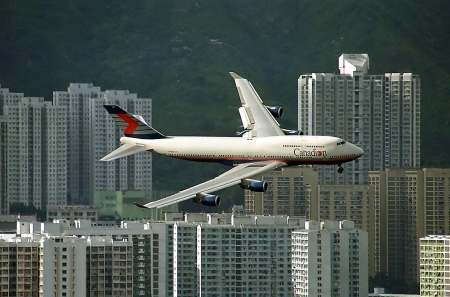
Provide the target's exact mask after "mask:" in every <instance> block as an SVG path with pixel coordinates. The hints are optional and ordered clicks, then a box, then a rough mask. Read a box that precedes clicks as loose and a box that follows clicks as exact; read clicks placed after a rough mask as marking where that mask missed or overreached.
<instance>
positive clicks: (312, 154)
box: [294, 148, 327, 157]
mask: <svg viewBox="0 0 450 297" xmlns="http://www.w3.org/2000/svg"><path fill="white" fill-rule="evenodd" d="M294 155H296V156H298V157H321V156H324V157H326V156H327V151H318V150H315V149H314V150H312V151H303V150H301V149H299V148H296V149H294Z"/></svg>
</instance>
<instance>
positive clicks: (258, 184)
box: [240, 179, 267, 192]
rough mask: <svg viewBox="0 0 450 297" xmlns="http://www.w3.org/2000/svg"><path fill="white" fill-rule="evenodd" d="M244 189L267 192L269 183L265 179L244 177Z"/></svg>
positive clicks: (242, 184) (242, 183)
mask: <svg viewBox="0 0 450 297" xmlns="http://www.w3.org/2000/svg"><path fill="white" fill-rule="evenodd" d="M240 186H241V188H242V189H246V190H250V191H253V192H265V191H267V183H266V182H265V181H260V180H254V179H243V180H242V181H241V183H240Z"/></svg>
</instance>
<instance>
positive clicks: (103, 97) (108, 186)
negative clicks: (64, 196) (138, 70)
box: [53, 83, 152, 204]
mask: <svg viewBox="0 0 450 297" xmlns="http://www.w3.org/2000/svg"><path fill="white" fill-rule="evenodd" d="M53 102H54V105H56V106H64V107H66V108H67V117H66V120H67V129H68V142H67V152H68V153H67V160H68V164H67V166H68V169H69V171H68V183H69V188H68V193H69V204H92V202H93V199H94V194H95V192H96V191H120V190H145V191H146V195H147V198H148V199H151V189H152V187H151V185H152V171H151V168H152V166H151V154H148V153H146V152H143V153H139V154H136V155H133V156H129V157H127V158H121V159H118V160H115V161H111V162H100V161H99V160H100V159H101V158H103V157H104V156H105V155H107V154H109V153H110V152H111V151H113V150H115V149H116V148H117V147H119V145H120V137H121V136H122V132H121V131H120V130H119V128H118V127H117V126H116V124H115V123H114V121H113V120H112V119H111V118H110V116H109V114H108V113H107V112H106V111H105V109H104V108H103V105H104V104H117V105H120V106H121V107H123V108H124V109H126V110H127V111H129V112H130V113H132V114H139V115H141V116H142V117H143V118H144V119H145V120H146V121H147V122H148V123H149V124H151V119H152V118H151V112H152V101H151V99H148V98H138V97H137V95H136V94H133V93H130V92H129V91H126V90H106V91H101V89H100V87H96V86H93V85H92V84H86V83H71V84H70V85H69V87H68V89H67V91H56V92H53Z"/></svg>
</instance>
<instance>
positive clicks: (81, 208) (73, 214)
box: [47, 205, 98, 224]
mask: <svg viewBox="0 0 450 297" xmlns="http://www.w3.org/2000/svg"><path fill="white" fill-rule="evenodd" d="M81 219H86V220H90V221H91V222H97V221H98V208H97V207H96V206H90V205H69V206H67V205H66V206H48V207H47V221H48V222H53V221H54V220H67V221H69V222H70V224H74V222H75V221H76V220H81Z"/></svg>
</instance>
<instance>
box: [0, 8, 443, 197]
mask: <svg viewBox="0 0 450 297" xmlns="http://www.w3.org/2000/svg"><path fill="white" fill-rule="evenodd" d="M448 15H450V5H449V4H447V2H445V1H423V0H420V1H350V0H346V1H295V0H286V1H283V0H281V1H276V2H275V1H241V0H225V1H166V0H164V1H163V0H159V1H158V0H157V1H127V2H123V1H118V0H114V1H106V0H99V1H87V0H81V1H75V2H74V1H68V0H62V1H56V2H55V1H49V0H43V1H23V0H19V1H6V2H5V3H2V9H0V28H1V30H0V84H1V86H2V87H6V88H9V89H10V90H11V91H13V92H23V93H25V94H26V96H45V98H46V100H51V96H52V91H54V90H65V89H66V88H67V86H68V84H69V83H70V82H92V83H93V84H94V85H96V86H100V87H101V88H102V89H128V90H130V92H133V93H137V94H138V96H139V97H151V98H152V99H153V102H154V103H153V106H154V109H153V125H154V126H155V127H156V128H157V129H158V130H160V131H161V132H163V133H165V134H168V135H183V134H195V135H234V133H235V131H238V130H239V129H240V128H239V125H240V120H239V116H238V113H237V110H236V108H237V107H238V106H239V101H238V94H237V91H236V89H235V86H234V83H233V80H232V78H231V77H230V76H229V74H228V72H229V71H234V72H236V73H238V74H239V75H241V76H243V77H245V78H248V79H249V80H250V81H251V82H252V83H253V85H254V86H255V88H256V89H257V90H258V92H259V94H260V95H261V97H262V98H263V100H264V101H265V102H266V103H269V104H280V105H282V106H284V107H285V110H286V115H285V118H283V119H281V121H280V122H281V124H282V125H283V126H284V127H286V128H296V122H297V121H296V113H297V102H296V100H297V78H298V77H299V76H300V75H301V74H303V73H310V72H336V73H337V72H338V57H339V56H340V55H341V54H342V53H368V54H369V57H370V66H371V68H370V70H369V73H371V74H378V73H385V72H413V73H417V74H419V75H420V76H421V78H422V114H421V121H422V164H423V165H424V166H449V165H450V158H448V157H447V152H446V150H443V149H442V148H443V147H449V146H450V117H449V116H448V115H449V114H450V100H448V96H449V95H448V94H449V93H450V83H449V81H450V77H449V76H450V75H449V74H448V72H449V71H448V70H449V69H450V55H449V54H448V53H449V52H448V48H450V38H448V36H450V34H449V33H450V22H448V21H447V19H448ZM180 162H181V161H176V160H169V159H166V158H159V157H156V158H155V164H154V172H156V173H158V174H155V175H154V177H155V186H156V187H158V186H160V187H162V188H165V187H171V186H172V187H176V188H180V189H181V188H183V187H185V186H189V185H191V184H193V183H194V182H197V181H201V180H205V179H206V178H209V177H212V176H213V175H214V174H217V172H220V171H221V169H219V167H216V166H211V167H210V166H201V167H200V165H197V164H193V165H190V164H188V163H183V162H182V163H180ZM175 168H176V172H177V173H175V174H173V172H174V171H173V170H174V169H175ZM187 172H197V173H198V174H196V176H195V177H191V176H190V177H189V178H187V177H186V176H188V175H192V174H189V173H187ZM169 176H173V180H172V181H169V180H168V179H167V177H169ZM174 181H176V186H174Z"/></svg>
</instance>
